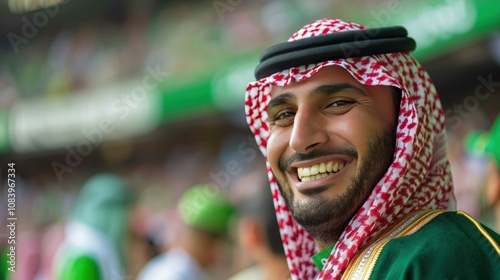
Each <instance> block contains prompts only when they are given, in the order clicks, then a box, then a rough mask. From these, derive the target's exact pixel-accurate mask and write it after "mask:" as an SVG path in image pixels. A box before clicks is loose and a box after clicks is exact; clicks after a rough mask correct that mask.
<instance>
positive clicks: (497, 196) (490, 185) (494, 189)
mask: <svg viewBox="0 0 500 280" xmlns="http://www.w3.org/2000/svg"><path fill="white" fill-rule="evenodd" d="M499 202H500V168H499V167H498V166H497V165H496V163H495V162H493V161H492V160H491V161H490V163H489V165H488V174H487V179H486V206H487V207H488V208H489V207H492V206H494V205H495V204H498V203H499Z"/></svg>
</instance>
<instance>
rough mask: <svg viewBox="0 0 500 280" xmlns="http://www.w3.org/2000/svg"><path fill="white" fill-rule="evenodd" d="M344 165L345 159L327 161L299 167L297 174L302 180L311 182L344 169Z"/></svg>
mask: <svg viewBox="0 0 500 280" xmlns="http://www.w3.org/2000/svg"><path fill="white" fill-rule="evenodd" d="M344 166H345V162H344V161H327V162H322V163H319V164H315V165H312V166H309V167H299V168H297V174H298V176H299V180H300V181H301V182H309V181H314V180H319V179H321V178H324V177H326V176H328V175H330V174H333V173H337V172H339V171H341V170H342V169H344Z"/></svg>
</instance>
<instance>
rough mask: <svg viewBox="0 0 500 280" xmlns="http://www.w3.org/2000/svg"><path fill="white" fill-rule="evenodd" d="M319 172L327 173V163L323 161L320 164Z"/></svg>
mask: <svg viewBox="0 0 500 280" xmlns="http://www.w3.org/2000/svg"><path fill="white" fill-rule="evenodd" d="M319 172H320V173H325V172H326V164H325V163H324V162H322V163H321V164H320V165H319Z"/></svg>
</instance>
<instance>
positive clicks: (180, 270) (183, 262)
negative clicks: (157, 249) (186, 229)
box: [137, 249, 204, 280]
mask: <svg viewBox="0 0 500 280" xmlns="http://www.w3.org/2000/svg"><path fill="white" fill-rule="evenodd" d="M148 279H162V280H169V279H204V276H203V273H202V272H201V270H200V268H199V266H198V264H197V263H196V262H195V261H194V260H193V259H191V257H190V256H189V255H187V254H186V253H185V252H184V251H182V250H179V249H172V250H170V251H168V252H166V253H163V254H161V255H159V256H156V257H154V258H153V259H152V260H150V261H149V262H148V263H147V264H146V266H145V267H144V268H143V269H142V270H141V272H140V273H139V275H138V276H137V280H148Z"/></svg>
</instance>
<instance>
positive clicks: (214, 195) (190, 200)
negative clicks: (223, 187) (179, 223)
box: [177, 185, 235, 235]
mask: <svg viewBox="0 0 500 280" xmlns="http://www.w3.org/2000/svg"><path fill="white" fill-rule="evenodd" d="M177 209H178V211H179V213H180V216H181V218H182V220H183V221H184V222H185V223H186V224H187V225H189V226H191V227H193V228H197V229H200V230H204V231H206V232H209V233H212V234H215V235H225V234H227V231H228V227H229V222H230V219H231V217H232V216H233V214H234V213H235V208H234V206H233V205H232V204H231V203H230V202H229V200H227V198H226V197H225V196H224V195H222V193H221V191H220V189H218V188H216V187H214V186H211V185H196V186H193V187H191V188H190V189H189V190H187V191H186V193H184V195H183V196H182V197H181V199H180V201H179V204H178V206H177Z"/></svg>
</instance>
